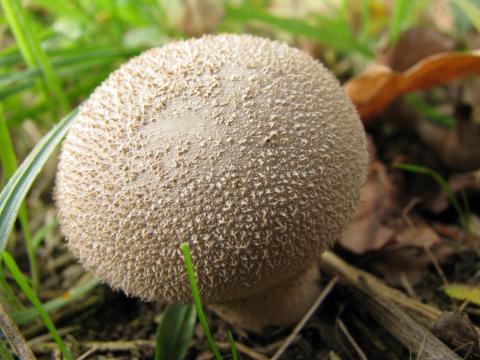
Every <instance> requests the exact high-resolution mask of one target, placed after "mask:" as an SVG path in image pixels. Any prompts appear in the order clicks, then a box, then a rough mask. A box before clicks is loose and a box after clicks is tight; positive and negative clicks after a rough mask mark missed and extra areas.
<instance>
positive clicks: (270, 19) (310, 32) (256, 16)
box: [226, 5, 373, 57]
mask: <svg viewBox="0 0 480 360" xmlns="http://www.w3.org/2000/svg"><path fill="white" fill-rule="evenodd" d="M226 18H231V19H234V20H236V21H241V22H245V21H249V20H255V21H261V22H263V23H266V24H268V25H270V26H273V27H276V28H277V29H281V30H284V31H287V32H289V33H292V34H295V35H301V36H305V37H308V38H311V39H314V40H317V41H319V42H321V43H323V44H326V45H329V46H331V47H332V48H334V49H338V50H349V51H355V52H359V53H360V54H362V55H364V56H366V57H372V56H373V54H372V52H371V51H370V49H369V48H368V47H367V46H365V45H364V44H362V43H359V42H358V41H357V40H356V39H355V38H354V37H353V36H352V34H351V33H350V31H349V29H346V28H345V27H343V26H339V24H337V23H335V22H334V21H332V20H329V19H328V18H326V17H321V16H318V18H319V21H320V23H319V24H318V26H314V25H310V24H309V23H307V22H306V21H304V20H301V19H293V18H285V17H280V16H276V15H272V14H270V13H268V12H266V11H264V10H262V9H258V8H256V7H253V6H246V5H245V6H242V7H234V6H231V5H227V6H226ZM322 22H323V23H324V26H322Z"/></svg>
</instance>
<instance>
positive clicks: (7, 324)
mask: <svg viewBox="0 0 480 360" xmlns="http://www.w3.org/2000/svg"><path fill="white" fill-rule="evenodd" d="M0 330H1V331H2V333H3V335H4V336H5V338H6V339H7V340H8V342H9V343H10V346H11V347H12V349H13V350H14V351H15V352H16V353H17V355H18V357H19V358H20V359H22V360H32V359H36V358H35V355H33V352H32V350H31V349H30V347H29V346H28V345H27V342H26V341H25V339H24V337H23V336H22V334H21V332H20V330H19V329H18V327H17V325H16V324H15V323H14V322H13V321H12V319H10V317H9V316H8V314H7V311H6V310H5V308H4V307H3V304H2V303H1V302H0Z"/></svg>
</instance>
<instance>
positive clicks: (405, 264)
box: [371, 242, 457, 286]
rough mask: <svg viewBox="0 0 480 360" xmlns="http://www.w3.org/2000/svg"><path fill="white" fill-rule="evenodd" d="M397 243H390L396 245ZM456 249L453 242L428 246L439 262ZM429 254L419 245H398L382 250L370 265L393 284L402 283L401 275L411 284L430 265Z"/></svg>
mask: <svg viewBox="0 0 480 360" xmlns="http://www.w3.org/2000/svg"><path fill="white" fill-rule="evenodd" d="M396 246H398V245H392V247H396ZM456 252H457V249H456V247H455V246H454V245H453V244H450V243H446V242H441V243H439V244H436V245H434V246H432V247H431V248H430V253H431V255H433V257H434V258H435V260H436V261H437V262H438V263H439V264H441V263H443V262H445V261H446V260H447V259H448V258H449V257H450V256H451V255H452V254H454V253H456ZM431 263H432V259H431V257H430V256H429V254H428V253H427V252H426V251H425V249H422V248H420V247H412V246H407V247H400V248H393V249H389V248H386V249H384V251H382V252H381V253H380V254H379V256H378V258H377V259H372V260H371V267H372V268H373V269H374V270H375V271H377V272H379V273H381V274H382V276H383V278H384V279H385V280H386V281H387V282H388V283H390V284H392V285H394V286H400V285H402V277H404V278H406V279H408V281H409V283H410V284H411V285H416V284H418V283H419V282H420V281H421V280H422V278H423V276H424V275H425V270H426V269H427V268H428V267H429V266H430V265H431Z"/></svg>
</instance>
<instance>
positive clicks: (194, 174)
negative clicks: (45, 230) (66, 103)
mask: <svg viewBox="0 0 480 360" xmlns="http://www.w3.org/2000/svg"><path fill="white" fill-rule="evenodd" d="M366 168H367V151H366V141H365V134H364V130H363V128H362V124H361V122H360V120H359V118H358V116H357V114H356V112H355V110H354V108H353V106H352V104H351V103H350V101H349V100H348V99H347V97H346V96H345V95H344V92H343V90H342V88H341V87H340V85H339V84H338V82H337V80H336V79H335V78H334V77H333V76H332V75H331V74H330V73H329V72H328V71H327V70H326V69H325V68H324V67H323V66H322V65H321V64H320V63H318V62H317V61H315V60H313V59H312V58H311V57H310V56H308V55H307V54H304V53H302V52H301V51H300V50H298V49H294V48H291V47H289V46H288V45H286V44H283V43H279V42H276V41H271V40H267V39H263V38H258V37H254V36H249V35H217V36H205V37H203V38H201V39H194V40H187V41H180V42H175V43H171V44H168V45H166V46H164V47H161V48H155V49H152V50H149V51H146V52H145V53H143V54H141V55H140V56H138V57H136V58H134V59H132V60H130V61H129V62H127V63H126V64H124V65H122V66H121V67H120V69H118V70H117V71H115V72H114V73H112V74H111V75H110V76H109V78H108V79H107V80H106V81H105V82H104V83H103V84H102V85H101V86H99V87H98V88H97V89H96V90H95V91H94V93H93V94H92V95H91V96H90V98H89V99H88V100H87V101H86V102H85V103H84V104H83V105H82V106H81V109H80V112H79V114H78V116H77V118H76V119H75V122H74V124H73V125H72V127H71V129H70V131H69V133H68V135H67V137H66V139H65V141H64V143H63V147H62V151H61V156H60V162H59V167H58V174H57V179H56V194H55V195H56V202H57V206H58V210H59V219H60V223H61V229H62V231H63V233H64V234H65V235H66V238H67V240H68V245H69V247H70V249H71V250H72V252H73V253H74V255H75V256H76V257H77V258H78V259H79V260H80V261H81V262H82V263H83V265H84V266H85V267H86V268H87V269H88V270H91V271H93V272H94V273H95V274H97V275H98V276H99V277H100V278H101V279H102V280H103V281H105V282H107V283H108V284H110V285H111V286H112V287H113V288H115V289H122V290H123V291H124V292H126V293H127V294H129V295H135V296H138V297H141V298H142V299H145V300H163V301H166V302H182V303H185V302H190V301H191V292H190V286H189V283H188V279H187V277H186V271H185V265H184V261H183V257H182V254H181V252H180V244H181V243H182V242H188V243H189V245H190V249H191V252H192V257H193V262H194V265H195V267H196V271H197V280H198V283H199V289H200V293H201V296H202V299H203V301H204V302H205V303H224V302H228V301H237V300H241V299H243V298H246V297H248V296H250V295H253V294H258V293H261V292H262V291H265V290H268V289H270V288H271V287H272V286H275V285H277V284H280V283H282V282H285V281H289V279H291V278H293V277H294V276H296V275H297V274H300V273H302V272H305V271H306V269H307V267H308V266H309V264H311V263H312V261H314V260H315V259H316V258H317V257H318V256H319V254H321V252H322V251H324V250H325V249H326V248H327V247H329V246H330V245H331V244H332V243H333V242H334V241H336V240H337V239H338V238H339V236H340V235H341V232H342V231H343V229H344V228H345V226H346V225H347V223H348V222H349V221H350V217H351V214H352V212H353V210H354V208H355V206H356V202H357V200H358V198H359V195H360V189H361V187H362V185H363V183H364V181H365V178H366Z"/></svg>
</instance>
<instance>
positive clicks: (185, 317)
mask: <svg viewBox="0 0 480 360" xmlns="http://www.w3.org/2000/svg"><path fill="white" fill-rule="evenodd" d="M195 322H196V312H195V307H194V306H193V305H184V304H173V305H167V306H166V307H165V310H163V314H162V319H161V321H160V324H159V325H158V328H157V336H156V342H157V344H156V348H155V360H169V359H172V360H176V359H178V360H181V359H183V358H184V357H185V354H186V353H187V350H188V347H189V346H190V342H191V340H192V335H193V329H194V327H195Z"/></svg>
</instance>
